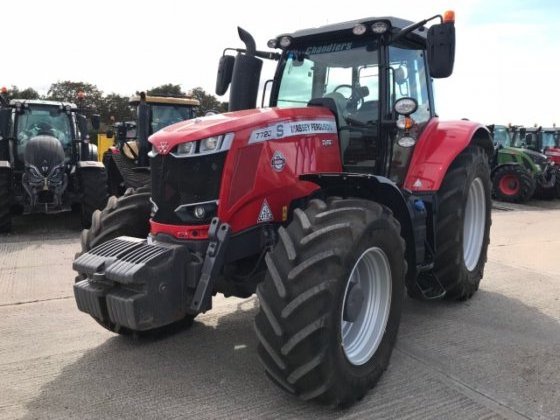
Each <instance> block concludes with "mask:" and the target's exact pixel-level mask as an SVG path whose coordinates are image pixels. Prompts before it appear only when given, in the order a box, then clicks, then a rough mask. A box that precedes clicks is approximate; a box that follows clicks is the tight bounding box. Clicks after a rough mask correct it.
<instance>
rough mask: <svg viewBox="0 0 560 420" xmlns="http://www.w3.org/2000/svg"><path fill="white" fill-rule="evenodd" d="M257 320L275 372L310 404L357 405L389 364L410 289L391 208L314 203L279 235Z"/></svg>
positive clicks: (263, 354)
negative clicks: (403, 302) (405, 277)
mask: <svg viewBox="0 0 560 420" xmlns="http://www.w3.org/2000/svg"><path fill="white" fill-rule="evenodd" d="M279 237H280V241H279V243H278V244H277V245H276V246H275V248H274V250H273V251H272V252H271V253H269V254H268V255H267V257H266V263H267V266H268V273H267V275H266V277H265V280H264V282H262V283H261V284H259V286H258V288H257V295H258V297H259V301H260V310H259V313H258V314H257V316H256V318H255V329H256V333H257V337H258V340H259V345H258V354H259V357H260V359H261V361H262V363H263V365H264V367H265V370H266V372H267V374H268V375H269V376H270V377H271V379H272V380H273V381H274V382H275V383H276V384H277V385H279V386H280V387H281V388H282V389H284V390H286V391H288V392H290V393H292V394H295V395H297V396H298V397H299V398H301V399H303V400H316V401H318V402H322V403H326V404H329V405H334V406H340V405H349V404H352V403H353V402H355V401H356V400H359V399H360V398H362V397H363V396H364V395H365V393H366V392H367V391H368V390H369V389H370V388H371V387H373V386H374V385H375V383H376V382H377V381H378V380H379V378H380V377H381V374H382V373H383V371H384V370H385V369H386V368H387V365H388V363H389V359H390V356H391V352H392V350H393V347H394V345H395V341H396V337H397V330H398V327H399V322H400V315H401V305H402V297H403V291H404V275H405V271H406V263H405V260H404V241H403V240H402V238H401V237H400V225H399V223H398V222H397V221H396V219H395V218H394V217H393V216H392V213H391V211H390V210H389V209H387V208H386V207H383V206H381V205H379V204H377V203H374V202H371V201H367V200H358V199H346V200H344V199H332V200H329V202H328V203H325V202H323V201H320V200H312V201H311V202H310V204H309V206H308V207H307V209H306V210H305V212H304V211H302V210H300V209H296V210H295V211H294V220H293V221H292V222H291V223H290V224H289V226H288V227H287V228H286V229H284V228H280V230H279Z"/></svg>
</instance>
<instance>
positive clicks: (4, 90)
mask: <svg viewBox="0 0 560 420" xmlns="http://www.w3.org/2000/svg"><path fill="white" fill-rule="evenodd" d="M0 93H3V94H6V93H8V88H7V87H6V86H2V90H1V91H0Z"/></svg>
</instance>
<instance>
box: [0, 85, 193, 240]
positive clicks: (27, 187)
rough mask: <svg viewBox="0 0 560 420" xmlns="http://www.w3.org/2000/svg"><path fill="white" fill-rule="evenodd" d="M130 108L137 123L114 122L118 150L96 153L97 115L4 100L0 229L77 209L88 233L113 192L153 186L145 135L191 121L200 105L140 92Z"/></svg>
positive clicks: (0, 108) (0, 109) (0, 111)
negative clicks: (18, 217)
mask: <svg viewBox="0 0 560 420" xmlns="http://www.w3.org/2000/svg"><path fill="white" fill-rule="evenodd" d="M81 99H83V98H82V97H81V96H80V97H79V98H78V100H79V103H80V104H81ZM130 105H131V106H132V107H134V109H135V111H136V112H135V114H136V120H135V121H131V122H130V121H123V122H117V123H115V124H114V130H109V132H108V133H107V134H108V136H107V137H109V138H113V137H114V131H116V136H115V137H116V138H115V140H116V141H115V142H114V145H113V146H111V147H109V149H108V150H99V151H98V149H97V146H96V145H95V144H92V143H91V142H90V140H89V136H88V120H87V117H86V114H90V115H91V123H92V126H93V128H94V129H95V130H97V129H98V128H99V116H98V115H95V114H92V113H91V112H90V111H89V110H86V109H84V108H83V107H81V106H78V107H77V106H76V105H75V104H73V103H66V102H56V101H44V100H20V99H12V100H11V101H7V100H6V99H5V98H4V97H3V96H2V95H0V232H9V231H10V230H11V219H12V216H13V215H14V214H32V213H47V214H51V213H59V212H64V211H71V210H76V211H78V210H79V211H80V212H81V220H82V226H83V227H84V228H89V227H90V224H91V221H92V215H93V213H94V211H95V210H100V209H103V208H104V207H105V206H106V203H107V199H108V197H109V194H110V195H115V196H120V195H122V194H124V192H125V191H126V190H127V189H128V188H131V187H132V188H139V187H145V188H148V189H149V185H150V173H149V167H148V153H149V151H150V149H151V145H150V144H149V143H148V137H149V136H150V135H152V134H153V133H155V132H156V131H158V130H160V129H162V128H164V127H166V126H168V125H170V124H173V123H176V122H180V121H184V120H187V119H190V118H193V117H194V116H195V111H196V108H197V106H198V105H199V102H198V101H197V100H196V99H191V98H171V97H157V96H146V95H145V94H144V93H142V94H140V95H139V96H137V97H133V98H131V101H130ZM99 154H101V155H102V158H99V156H98V155H99ZM99 161H102V162H99Z"/></svg>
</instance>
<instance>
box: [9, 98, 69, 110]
mask: <svg viewBox="0 0 560 420" xmlns="http://www.w3.org/2000/svg"><path fill="white" fill-rule="evenodd" d="M16 103H20V104H27V105H43V106H58V107H59V106H63V107H66V106H70V107H71V108H72V109H73V108H76V104H74V103H72V102H62V101H45V100H43V99H11V100H10V105H15V104H16Z"/></svg>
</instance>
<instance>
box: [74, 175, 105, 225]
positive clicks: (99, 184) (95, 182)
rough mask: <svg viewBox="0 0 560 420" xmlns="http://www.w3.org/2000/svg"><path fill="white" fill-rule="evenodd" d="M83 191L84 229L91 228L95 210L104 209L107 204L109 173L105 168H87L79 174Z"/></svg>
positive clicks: (82, 213)
mask: <svg viewBox="0 0 560 420" xmlns="http://www.w3.org/2000/svg"><path fill="white" fill-rule="evenodd" d="M79 177H80V178H79V180H80V187H81V190H82V202H81V204H82V210H81V216H82V227H83V228H86V229H87V228H89V227H90V226H91V216H92V215H93V212H94V211H95V210H99V209H102V208H103V207H105V204H106V203H107V198H108V196H109V194H108V192H107V171H106V170H105V168H102V169H101V168H85V169H82V170H80V172H79Z"/></svg>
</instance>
